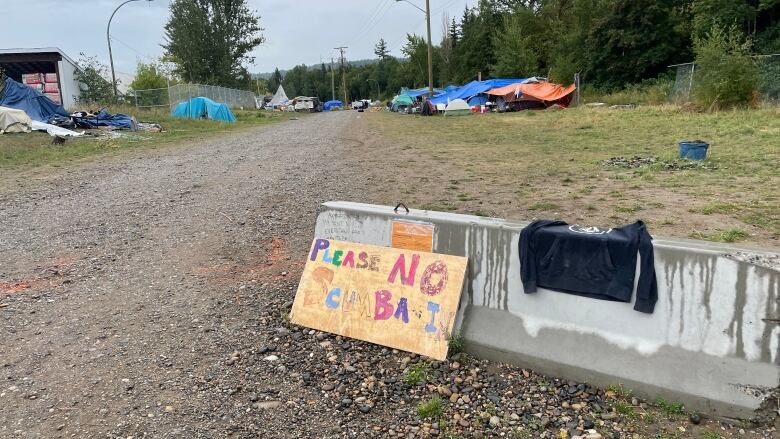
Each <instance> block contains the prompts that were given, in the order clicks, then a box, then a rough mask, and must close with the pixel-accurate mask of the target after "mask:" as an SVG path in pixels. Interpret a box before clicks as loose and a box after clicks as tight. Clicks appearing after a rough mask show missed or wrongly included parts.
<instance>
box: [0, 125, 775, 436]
mask: <svg viewBox="0 0 780 439" xmlns="http://www.w3.org/2000/svg"><path fill="white" fill-rule="evenodd" d="M366 117H370V115H361V114H358V113H354V112H340V113H333V114H318V115H313V116H311V117H306V118H302V119H300V120H290V121H286V122H281V123H279V124H276V125H273V126H268V127H262V128H256V129H249V130H246V131H244V132H241V133H234V134H230V135H228V136H225V137H221V138H213V139H209V140H204V141H200V142H195V143H192V144H189V145H182V146H177V147H172V148H166V149H161V150H147V151H141V152H137V153H135V152H134V153H127V154H122V155H118V156H116V157H110V158H107V159H106V160H103V161H101V162H93V163H86V164H80V165H77V166H74V167H69V168H62V169H57V170H54V171H52V172H49V173H47V174H42V173H41V172H40V171H36V173H35V174H23V175H0V255H2V257H0V437H2V438H5V437H9V438H59V437H62V438H65V437H69V438H70V437H76V438H82V437H83V438H92V437H109V438H129V437H133V438H141V437H156V438H168V437H171V438H172V437H176V438H180V437H186V438H189V437H193V438H222V437H236V438H251V437H263V438H340V437H355V438H357V437H360V438H362V437H399V438H400V437H404V438H405V437H429V436H439V437H497V436H505V437H529V438H530V437H550V438H552V437H559V436H558V435H559V434H560V433H559V432H560V431H561V429H563V430H565V431H566V432H567V434H568V433H578V432H580V433H582V432H583V430H587V427H593V428H596V429H597V430H598V431H599V433H600V434H603V436H604V437H635V436H633V434H634V433H637V434H639V433H641V434H643V435H644V434H648V435H649V434H651V433H653V434H654V433H657V432H661V431H664V432H666V431H667V430H669V431H672V432H676V433H674V434H675V435H673V436H668V437H700V436H701V431H704V429H709V430H712V431H717V432H718V434H720V435H722V436H723V437H731V435H734V437H737V436H739V437H751V438H768V437H776V436H772V435H774V434H776V432H775V431H774V430H773V429H767V428H764V429H761V428H758V429H747V430H746V431H744V434H739V427H738V426H737V427H733V426H725V425H720V424H718V423H716V422H713V421H705V422H703V423H702V425H701V426H692V425H688V423H687V422H682V423H681V419H682V418H681V417H680V416H681V415H680V414H679V413H668V418H669V419H671V420H668V421H667V420H658V421H657V422H655V423H654V424H652V425H651V424H649V423H646V422H639V421H638V420H641V419H644V418H643V417H642V414H643V413H645V412H647V413H651V412H652V410H653V409H652V408H650V407H648V406H646V405H644V403H641V402H639V401H631V399H632V398H631V397H630V395H623V394H620V393H619V392H617V393H616V392H615V391H610V390H605V389H595V388H591V387H590V386H588V385H587V384H585V383H570V382H566V381H561V380H556V379H554V378H550V377H545V376H543V375H540V374H538V373H537V372H534V371H530V370H523V369H519V368H514V367H509V366H507V365H501V364H490V363H487V362H481V361H478V360H476V359H472V358H469V357H467V356H465V355H463V356H461V357H456V358H455V359H453V360H451V361H446V362H428V361H426V359H424V358H420V357H418V356H414V355H407V354H405V353H402V352H394V351H391V350H388V349H383V348H382V347H379V346H375V345H371V344H368V343H364V342H358V341H354V340H348V339H342V338H341V337H336V336H332V335H330V334H322V333H317V332H314V331H309V330H307V329H305V328H300V327H296V326H294V325H290V324H289V323H288V322H287V319H286V315H287V312H288V311H289V307H290V304H291V301H292V297H293V294H294V290H295V287H296V286H297V281H298V276H299V274H300V270H301V268H302V265H301V262H300V261H302V260H304V257H305V252H306V249H307V248H308V244H309V242H310V240H311V238H312V233H313V228H314V220H315V217H316V214H317V209H318V206H319V204H320V203H321V202H324V201H327V200H334V199H342V200H355V201H363V202H374V203H384V204H390V203H393V202H397V201H404V198H403V197H405V196H407V195H408V194H409V193H410V192H408V191H409V190H410V187H409V185H410V184H413V185H415V188H417V187H419V186H420V185H444V184H446V182H447V181H448V178H449V175H451V172H454V171H452V170H451V169H450V168H449V165H447V164H446V163H445V164H442V163H440V162H439V161H437V160H435V159H433V158H430V157H426V156H425V155H424V154H422V155H419V156H415V157H414V158H413V159H408V157H407V159H404V151H405V149H404V148H406V147H404V146H403V145H393V144H387V143H382V139H381V138H380V137H378V135H377V133H376V132H373V131H372V128H371V126H370V125H368V124H366V123H365V118H366ZM378 148H379V149H378ZM379 150H381V151H383V153H382V154H377V151H379ZM394 157H396V158H397V159H396V158H394ZM416 365H419V366H416ZM412 367H417V368H419V369H421V370H425V373H424V374H423V375H424V379H423V380H421V381H420V382H417V383H410V382H408V380H404V377H406V376H407V374H408V373H407V374H405V373H404V371H405V370H407V371H408V370H409V368H412ZM610 392H611V393H610ZM432 395H440V397H441V398H442V400H443V402H444V405H445V410H444V416H443V417H442V418H441V421H438V422H437V421H434V420H433V419H431V418H426V417H420V416H419V415H418V412H417V409H416V407H417V405H418V404H419V403H420V402H421V401H428V400H430V398H431V396H432ZM453 395H455V396H454V397H453ZM621 401H622V402H625V403H626V404H628V405H629V406H631V407H632V410H633V408H635V410H636V416H630V417H629V416H628V415H621V414H620V413H617V412H616V411H615V410H614V409H615V406H616V404H618V403H619V402H621ZM634 402H636V404H633V403H634ZM575 405H576V406H575ZM601 414H606V415H607V416H602V415H601ZM494 417H495V418H496V419H493V418H494ZM496 420H497V423H496ZM681 425H685V428H686V429H687V430H685V431H684V432H681V431H680V430H679V427H680V426H681ZM696 432H698V433H696ZM523 434H526V436H523ZM512 435H514V436H512ZM644 437H650V436H644ZM713 437H714V436H713Z"/></svg>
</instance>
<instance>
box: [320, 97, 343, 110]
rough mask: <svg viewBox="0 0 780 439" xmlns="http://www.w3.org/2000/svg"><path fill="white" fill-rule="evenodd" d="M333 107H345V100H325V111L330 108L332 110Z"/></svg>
mask: <svg viewBox="0 0 780 439" xmlns="http://www.w3.org/2000/svg"><path fill="white" fill-rule="evenodd" d="M333 107H341V108H344V103H343V102H341V101H339V100H338V99H337V100H334V101H328V102H325V103H324V104H322V108H323V109H324V110H325V111H330V110H332V109H333Z"/></svg>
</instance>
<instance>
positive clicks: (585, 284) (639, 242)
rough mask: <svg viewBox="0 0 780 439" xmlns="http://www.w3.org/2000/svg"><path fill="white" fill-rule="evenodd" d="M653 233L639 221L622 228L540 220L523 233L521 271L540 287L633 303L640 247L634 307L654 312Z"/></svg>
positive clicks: (532, 287)
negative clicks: (632, 296)
mask: <svg viewBox="0 0 780 439" xmlns="http://www.w3.org/2000/svg"><path fill="white" fill-rule="evenodd" d="M651 240H652V237H651V236H650V234H649V233H648V232H647V228H646V227H645V223H643V222H642V221H637V222H635V223H634V224H629V225H627V226H623V227H620V228H616V229H600V228H598V227H582V226H578V225H569V224H567V223H565V222H563V221H550V220H539V221H534V222H532V223H531V224H529V225H528V226H527V227H525V228H524V229H523V231H522V232H521V233H520V264H521V272H520V276H521V278H522V280H523V289H524V290H525V292H526V294H530V293H534V292H536V287H537V286H539V287H542V288H547V289H551V290H556V291H561V292H564V293H569V294H576V295H578V296H585V297H592V298H594V299H602V300H612V301H618V302H631V293H632V292H633V290H634V276H635V272H636V256H637V251H638V252H639V255H640V257H641V265H640V275H639V283H638V284H637V291H636V303H635V304H634V309H635V310H636V311H641V312H644V313H652V312H653V308H654V307H655V302H656V300H657V299H658V285H657V283H656V278H655V265H654V260H653V244H652V242H651Z"/></svg>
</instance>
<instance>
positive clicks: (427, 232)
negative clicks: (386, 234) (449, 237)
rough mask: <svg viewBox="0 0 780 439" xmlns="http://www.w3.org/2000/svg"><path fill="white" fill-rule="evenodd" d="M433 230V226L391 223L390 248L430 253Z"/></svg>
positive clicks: (404, 222) (402, 222)
mask: <svg viewBox="0 0 780 439" xmlns="http://www.w3.org/2000/svg"><path fill="white" fill-rule="evenodd" d="M434 228H435V226H434V225H433V224H426V223H413V222H407V221H393V223H392V230H391V232H392V233H391V235H390V236H391V237H390V247H393V248H403V249H407V250H419V251H423V252H432V251H433V230H434Z"/></svg>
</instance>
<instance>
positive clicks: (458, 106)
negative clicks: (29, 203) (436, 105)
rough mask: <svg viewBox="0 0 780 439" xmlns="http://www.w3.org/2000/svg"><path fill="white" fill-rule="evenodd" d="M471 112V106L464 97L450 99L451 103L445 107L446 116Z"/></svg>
mask: <svg viewBox="0 0 780 439" xmlns="http://www.w3.org/2000/svg"><path fill="white" fill-rule="evenodd" d="M470 112H471V107H469V104H468V103H467V102H466V101H464V100H463V99H455V100H452V101H450V103H449V104H447V108H445V109H444V115H445V116H459V115H464V114H469V113H470Z"/></svg>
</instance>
